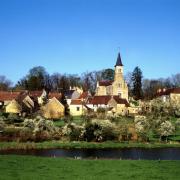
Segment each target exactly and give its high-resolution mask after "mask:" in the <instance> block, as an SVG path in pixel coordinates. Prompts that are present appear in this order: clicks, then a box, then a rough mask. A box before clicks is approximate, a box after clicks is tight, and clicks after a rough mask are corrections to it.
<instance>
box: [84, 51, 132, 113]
mask: <svg viewBox="0 0 180 180" xmlns="http://www.w3.org/2000/svg"><path fill="white" fill-rule="evenodd" d="M123 70H124V68H123V64H122V60H121V56H120V53H118V57H117V61H116V64H115V71H114V80H113V81H107V80H105V81H98V82H97V86H96V93H95V96H94V97H92V98H91V99H89V101H88V103H87V106H88V107H89V108H91V109H94V110H95V111H96V110H97V109H98V108H99V107H101V108H105V109H107V110H108V112H109V113H113V114H114V113H116V114H121V115H126V114H128V113H129V110H128V107H129V100H128V86H127V83H126V82H125V80H124V76H123Z"/></svg>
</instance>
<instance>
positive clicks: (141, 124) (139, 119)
mask: <svg viewBox="0 0 180 180" xmlns="http://www.w3.org/2000/svg"><path fill="white" fill-rule="evenodd" d="M134 122H135V130H136V132H137V133H138V136H139V137H140V138H141V139H142V140H144V141H147V138H148V131H149V128H150V124H149V121H148V120H147V118H146V117H145V116H135V119H134Z"/></svg>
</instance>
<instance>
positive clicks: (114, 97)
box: [0, 53, 180, 120]
mask: <svg viewBox="0 0 180 180" xmlns="http://www.w3.org/2000/svg"><path fill="white" fill-rule="evenodd" d="M123 69H124V66H123V64H122V60H121V56H120V53H119V54H118V57H117V61H116V64H115V70H114V72H115V74H114V80H113V81H107V80H103V81H97V85H96V92H95V94H94V95H92V94H91V93H90V91H83V89H82V87H70V89H66V90H65V91H63V93H64V94H63V95H64V96H65V100H66V104H62V103H61V99H62V92H47V91H46V90H45V89H42V90H41V91H29V90H21V91H0V108H1V112H4V113H12V114H17V115H20V116H26V115H29V114H33V113H36V114H39V115H41V116H42V117H44V118H46V119H52V120H53V119H59V118H61V117H63V116H65V106H67V108H68V109H69V115H72V116H82V115H85V114H87V113H88V112H92V111H94V112H97V109H98V108H104V110H105V111H106V113H107V114H109V115H122V116H128V115H130V116H135V115H138V114H139V115H140V114H143V112H142V111H147V110H149V111H150V110H151V107H150V101H149V102H144V101H143V100H142V101H141V100H139V101H138V103H132V102H133V101H135V100H134V99H133V97H130V96H129V93H128V85H127V83H126V82H125V79H124V76H123ZM156 98H161V99H162V100H163V101H164V102H166V101H169V102H171V103H172V104H173V103H175V104H178V103H179V101H180V88H179V87H176V88H169V89H168V88H163V89H158V90H157V94H156Z"/></svg>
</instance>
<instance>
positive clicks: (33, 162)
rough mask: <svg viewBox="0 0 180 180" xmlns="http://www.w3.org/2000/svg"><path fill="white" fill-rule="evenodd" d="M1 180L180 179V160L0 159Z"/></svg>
mask: <svg viewBox="0 0 180 180" xmlns="http://www.w3.org/2000/svg"><path fill="white" fill-rule="evenodd" d="M0 162H1V163H0V180H24V179H26V180H32V179H33V180H37V179H38V180H41V179H43V180H46V179H47V180H50V179H53V180H56V179H57V180H61V179H68V180H71V179H72V180H78V179H83V180H88V179H89V180H93V179H96V180H97V179H98V180H101V179H103V180H105V179H107V180H108V179H111V180H114V179H123V180H125V179H128V180H130V179H133V180H135V179H138V180H143V179H144V180H148V179H159V180H163V179H164V180H168V179H169V180H173V179H174V180H176V179H179V178H180V171H179V167H180V161H130V160H125V161H122V160H73V159H61V158H42V157H33V156H0Z"/></svg>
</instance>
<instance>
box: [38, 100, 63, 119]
mask: <svg viewBox="0 0 180 180" xmlns="http://www.w3.org/2000/svg"><path fill="white" fill-rule="evenodd" d="M64 113H65V108H64V106H63V105H62V104H61V103H60V101H59V100H57V99H56V97H53V98H52V99H51V100H49V102H48V103H47V104H46V105H44V106H42V107H41V114H42V116H43V117H45V118H47V119H59V118H61V117H63V116H64Z"/></svg>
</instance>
